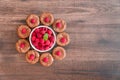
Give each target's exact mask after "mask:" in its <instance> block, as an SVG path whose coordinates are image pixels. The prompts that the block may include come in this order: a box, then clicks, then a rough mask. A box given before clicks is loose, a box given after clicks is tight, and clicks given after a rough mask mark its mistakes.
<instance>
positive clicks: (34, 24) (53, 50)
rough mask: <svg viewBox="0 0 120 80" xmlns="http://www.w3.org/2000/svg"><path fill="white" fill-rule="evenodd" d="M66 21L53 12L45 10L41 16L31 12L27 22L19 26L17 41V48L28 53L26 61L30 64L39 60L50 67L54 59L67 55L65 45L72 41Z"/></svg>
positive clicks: (20, 51) (60, 58)
mask: <svg viewBox="0 0 120 80" xmlns="http://www.w3.org/2000/svg"><path fill="white" fill-rule="evenodd" d="M65 29H66V22H65V21H64V20H63V19H61V18H59V19H54V16H53V14H51V13H49V12H44V13H42V14H40V16H38V15H36V14H30V15H28V16H27V18H26V24H22V25H20V26H19V27H18V28H17V34H18V37H19V38H20V39H19V40H18V41H17V42H16V50H17V51H18V52H19V53H24V54H26V61H27V62H28V63H30V64H35V63H37V62H39V63H40V64H41V65H42V66H45V67H49V66H51V65H52V64H53V61H54V60H62V59H64V58H65V57H66V50H65V49H64V46H66V45H68V44H69V43H70V38H69V34H68V33H66V32H64V31H65Z"/></svg>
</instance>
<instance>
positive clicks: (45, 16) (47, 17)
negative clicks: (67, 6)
mask: <svg viewBox="0 0 120 80" xmlns="http://www.w3.org/2000/svg"><path fill="white" fill-rule="evenodd" d="M40 21H41V23H42V24H44V25H46V26H50V25H52V23H53V22H54V17H53V15H52V14H51V13H49V12H44V13H42V14H41V15H40Z"/></svg>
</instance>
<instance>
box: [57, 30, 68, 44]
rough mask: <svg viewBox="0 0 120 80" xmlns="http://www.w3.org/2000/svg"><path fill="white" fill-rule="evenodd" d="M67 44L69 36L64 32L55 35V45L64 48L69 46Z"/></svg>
mask: <svg viewBox="0 0 120 80" xmlns="http://www.w3.org/2000/svg"><path fill="white" fill-rule="evenodd" d="M69 42H70V39H69V35H68V34H67V33H66V32H62V33H59V34H58V35H57V44H58V45H59V46H66V45H68V44H69Z"/></svg>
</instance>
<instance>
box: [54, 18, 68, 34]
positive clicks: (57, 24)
mask: <svg viewBox="0 0 120 80" xmlns="http://www.w3.org/2000/svg"><path fill="white" fill-rule="evenodd" d="M53 29H54V30H55V31H56V32H63V31H64V30H65V29H66V22H65V21H64V20H62V19H57V20H55V21H54V23H53Z"/></svg>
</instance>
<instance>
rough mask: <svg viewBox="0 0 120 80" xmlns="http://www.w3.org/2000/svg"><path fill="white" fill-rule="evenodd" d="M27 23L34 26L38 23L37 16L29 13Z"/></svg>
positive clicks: (31, 26)
mask: <svg viewBox="0 0 120 80" xmlns="http://www.w3.org/2000/svg"><path fill="white" fill-rule="evenodd" d="M26 22H27V25H28V26H29V27H30V28H34V27H36V26H38V25H39V24H40V21H39V17H38V16H37V15H35V14H30V15H29V16H28V17H27V19H26Z"/></svg>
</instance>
